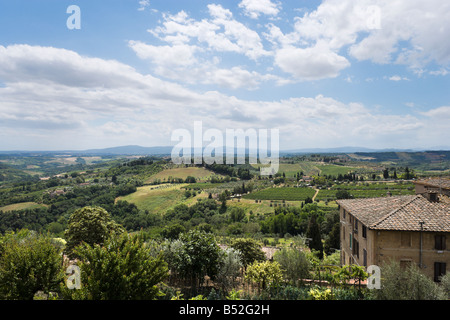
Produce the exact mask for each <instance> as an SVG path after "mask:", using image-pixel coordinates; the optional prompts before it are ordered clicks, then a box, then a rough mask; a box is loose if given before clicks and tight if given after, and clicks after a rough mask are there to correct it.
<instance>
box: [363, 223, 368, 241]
mask: <svg viewBox="0 0 450 320" xmlns="http://www.w3.org/2000/svg"><path fill="white" fill-rule="evenodd" d="M362 236H363V238H367V227H366V226H364V225H363V226H362Z"/></svg>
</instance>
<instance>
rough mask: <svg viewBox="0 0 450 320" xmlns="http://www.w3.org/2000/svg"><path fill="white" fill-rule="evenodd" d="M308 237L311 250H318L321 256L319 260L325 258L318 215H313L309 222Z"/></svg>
mask: <svg viewBox="0 0 450 320" xmlns="http://www.w3.org/2000/svg"><path fill="white" fill-rule="evenodd" d="M306 237H307V238H308V239H309V242H308V246H309V248H310V249H311V250H316V251H317V252H318V254H319V259H322V258H323V244H322V239H321V237H320V228H319V224H318V223H317V216H316V214H312V215H311V218H310V220H309V224H308V229H307V230H306Z"/></svg>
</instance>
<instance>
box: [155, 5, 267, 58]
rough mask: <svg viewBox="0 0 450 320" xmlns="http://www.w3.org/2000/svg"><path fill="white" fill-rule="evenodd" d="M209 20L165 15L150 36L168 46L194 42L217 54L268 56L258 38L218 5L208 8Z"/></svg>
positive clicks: (229, 12) (182, 15) (253, 56)
mask: <svg viewBox="0 0 450 320" xmlns="http://www.w3.org/2000/svg"><path fill="white" fill-rule="evenodd" d="M208 10H209V14H210V16H211V19H202V20H201V21H197V20H194V19H191V18H189V16H188V15H187V14H186V13H185V12H184V11H180V12H179V13H177V14H175V15H170V14H165V15H164V16H163V18H164V22H163V23H162V26H159V27H157V28H155V29H152V30H149V32H150V33H152V34H153V35H155V36H157V37H158V38H159V39H161V40H163V41H166V42H168V43H177V44H178V43H180V42H183V43H188V42H192V41H197V43H198V45H200V44H206V45H207V48H208V49H210V50H213V51H217V52H234V53H238V54H243V55H245V56H246V57H248V58H250V59H252V60H257V59H259V58H261V57H264V56H268V55H270V53H269V52H267V51H266V50H264V47H263V45H262V41H261V38H260V37H259V34H258V33H257V32H256V31H254V30H251V29H250V28H248V27H247V26H245V25H244V24H242V23H241V22H238V21H237V20H235V19H234V18H233V14H232V13H231V11H230V10H228V9H224V8H223V7H222V6H220V5H215V4H210V5H208Z"/></svg>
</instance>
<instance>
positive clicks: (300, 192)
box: [243, 187, 315, 201]
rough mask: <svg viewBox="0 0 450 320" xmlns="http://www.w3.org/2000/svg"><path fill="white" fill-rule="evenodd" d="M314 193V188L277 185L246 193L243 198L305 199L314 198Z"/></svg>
mask: <svg viewBox="0 0 450 320" xmlns="http://www.w3.org/2000/svg"><path fill="white" fill-rule="evenodd" d="M314 193H315V191H314V189H312V188H294V187H286V188H282V187H275V188H267V189H263V190H260V191H256V192H253V193H250V194H247V195H244V196H243V198H245V199H253V200H286V201H305V200H306V198H308V197H310V198H312V197H313V196H314Z"/></svg>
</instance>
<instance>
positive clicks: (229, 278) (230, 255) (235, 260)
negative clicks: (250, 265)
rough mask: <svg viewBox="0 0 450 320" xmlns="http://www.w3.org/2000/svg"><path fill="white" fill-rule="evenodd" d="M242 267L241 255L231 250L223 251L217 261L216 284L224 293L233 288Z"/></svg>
mask: <svg viewBox="0 0 450 320" xmlns="http://www.w3.org/2000/svg"><path fill="white" fill-rule="evenodd" d="M242 267H243V264H242V259H241V253H240V252H239V251H238V250H236V249H233V248H226V249H223V250H222V252H221V257H220V261H219V270H218V272H217V278H216V282H217V283H218V284H219V285H220V286H221V287H222V289H223V290H224V291H226V292H227V291H229V290H230V289H232V288H234V286H235V284H236V278H237V277H238V276H239V275H240V273H241V269H242Z"/></svg>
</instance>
